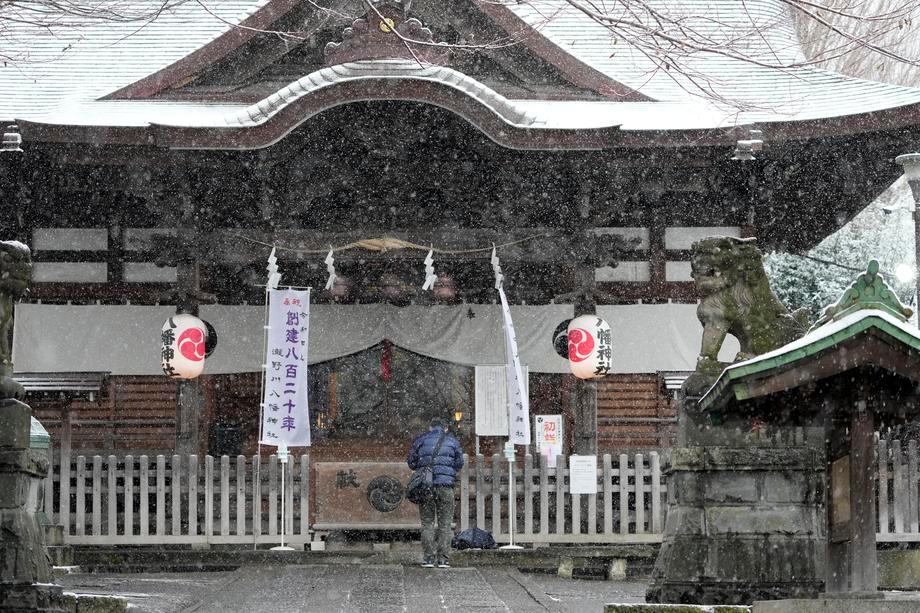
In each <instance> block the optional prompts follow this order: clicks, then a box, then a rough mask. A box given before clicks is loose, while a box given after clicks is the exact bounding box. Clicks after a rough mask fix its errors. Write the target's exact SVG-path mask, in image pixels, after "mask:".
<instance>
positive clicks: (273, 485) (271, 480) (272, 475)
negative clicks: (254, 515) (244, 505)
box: [268, 454, 278, 536]
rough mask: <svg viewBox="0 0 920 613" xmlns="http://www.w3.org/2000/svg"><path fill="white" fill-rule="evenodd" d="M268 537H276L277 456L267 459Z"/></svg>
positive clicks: (273, 455)
mask: <svg viewBox="0 0 920 613" xmlns="http://www.w3.org/2000/svg"><path fill="white" fill-rule="evenodd" d="M268 535H269V536H277V535H278V456H277V455H275V454H272V455H271V456H270V457H269V458H268Z"/></svg>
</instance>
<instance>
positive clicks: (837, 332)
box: [700, 290, 920, 411]
mask: <svg viewBox="0 0 920 613" xmlns="http://www.w3.org/2000/svg"><path fill="white" fill-rule="evenodd" d="M848 291H849V290H848ZM838 304H839V303H838ZM870 329H876V330H878V331H880V332H882V333H884V334H886V335H887V336H889V337H890V338H891V339H893V340H895V341H897V342H899V343H901V344H903V345H905V346H907V347H909V348H910V349H913V350H915V351H918V352H920V331H918V330H917V329H916V328H914V327H913V326H910V325H909V324H907V323H906V322H904V321H902V320H901V319H900V318H898V317H896V316H895V314H893V313H891V312H890V310H889V309H887V308H886V309H885V310H882V309H875V308H865V307H862V308H859V309H855V310H852V309H851V310H850V312H849V313H848V314H846V315H843V316H842V317H841V318H840V319H837V320H833V321H830V323H827V324H825V325H823V326H821V327H820V328H817V329H813V330H812V331H811V332H809V333H808V334H806V335H805V336H803V337H802V338H800V339H799V340H797V341H793V342H791V343H789V344H787V345H784V346H783V347H780V348H779V349H777V350H775V351H771V352H769V353H765V354H763V355H760V356H757V357H756V358H752V359H750V360H745V361H744V362H739V363H737V364H733V365H731V366H729V367H728V368H726V369H725V370H724V371H723V372H722V374H721V375H720V376H719V379H718V380H717V381H716V382H715V384H714V385H713V386H712V387H711V388H710V389H709V391H707V392H706V394H705V395H704V396H703V397H702V398H701V399H700V408H701V409H703V410H704V411H707V410H710V409H711V408H712V407H714V406H716V405H721V404H723V403H724V402H725V401H727V400H728V399H729V398H730V397H733V398H734V399H735V400H748V399H750V398H752V397H753V394H752V393H751V391H750V388H749V387H748V380H750V379H753V378H756V377H757V376H758V375H763V374H765V373H767V372H768V371H778V370H780V369H784V370H785V369H786V368H787V367H789V366H792V365H795V364H796V363H797V362H801V361H804V360H806V359H808V358H810V357H811V356H814V355H816V354H819V353H821V352H823V351H826V350H828V349H831V348H833V347H835V346H836V345H838V344H840V343H842V342H844V341H846V340H848V339H851V338H854V337H856V336H858V335H860V334H863V333H865V332H867V331H869V330H870Z"/></svg>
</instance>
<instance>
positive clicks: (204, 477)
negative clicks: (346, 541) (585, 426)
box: [44, 452, 667, 546]
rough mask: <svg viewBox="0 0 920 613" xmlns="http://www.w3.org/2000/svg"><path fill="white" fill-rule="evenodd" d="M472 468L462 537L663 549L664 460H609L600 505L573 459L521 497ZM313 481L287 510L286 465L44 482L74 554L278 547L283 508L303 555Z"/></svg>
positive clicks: (143, 462) (298, 482)
mask: <svg viewBox="0 0 920 613" xmlns="http://www.w3.org/2000/svg"><path fill="white" fill-rule="evenodd" d="M470 461H471V459H470V458H466V464H465V467H464V469H463V471H462V472H461V475H460V483H459V488H458V494H459V504H458V508H457V511H456V512H457V525H458V527H459V528H460V529H465V528H468V527H470V526H479V527H482V528H484V529H487V530H489V531H491V532H492V533H493V534H494V535H495V537H496V540H497V541H499V542H503V541H504V542H507V541H508V540H509V529H508V526H509V521H510V520H509V518H510V517H512V516H513V517H515V537H514V538H515V541H517V542H530V543H579V542H580V543H584V542H596V543H609V542H615V543H649V542H659V541H660V540H661V532H662V528H663V525H664V509H665V505H664V496H665V495H666V492H667V489H666V487H665V486H664V484H663V483H662V477H661V465H660V461H659V456H658V454H657V453H655V452H652V453H651V454H648V455H647V456H645V455H643V454H636V455H634V456H626V455H625V454H623V455H620V456H619V457H618V458H617V462H616V463H614V462H613V460H612V459H611V456H610V455H604V456H601V457H599V458H598V470H597V482H598V493H597V494H591V495H584V494H582V495H571V494H569V486H568V476H569V471H568V469H567V468H566V467H567V458H566V457H565V456H559V458H557V466H558V467H559V468H549V467H548V466H547V465H546V461H545V459H544V460H543V462H542V464H539V463H534V459H533V458H532V457H531V456H530V455H527V456H526V457H525V458H524V459H523V462H521V461H519V463H518V465H517V466H516V468H515V470H514V472H513V473H512V474H511V476H510V487H509V470H508V463H507V462H506V461H505V460H504V459H503V458H501V457H500V456H497V455H496V456H494V457H493V458H492V459H491V463H487V462H486V461H485V458H484V457H483V456H481V455H480V456H477V457H475V458H472V464H471V463H470ZM309 475H310V459H309V455H303V456H297V457H292V458H291V461H290V462H289V464H288V466H287V471H286V483H285V488H284V490H285V491H284V497H285V500H284V502H282V501H281V499H280V496H281V481H280V466H279V462H278V459H277V457H276V456H271V457H270V458H269V459H268V460H267V461H265V460H263V459H260V458H259V457H258V456H253V457H252V458H247V457H244V456H237V457H235V458H229V457H227V456H222V457H220V458H214V457H212V456H205V457H204V458H203V459H199V458H198V457H197V456H187V457H181V458H180V456H177V455H174V456H171V457H167V456H162V455H159V456H155V457H153V458H150V457H148V456H145V455H141V456H138V457H133V456H130V455H128V456H122V457H116V456H114V455H110V456H106V457H103V456H98V455H97V456H91V457H87V456H76V457H75V458H73V461H72V462H68V461H66V459H65V461H64V462H59V463H58V467H57V469H56V470H55V469H52V471H51V472H50V473H49V475H48V477H47V478H46V479H45V483H44V489H45V495H44V511H45V514H46V515H47V516H48V517H49V518H50V519H52V521H54V522H55V523H57V524H60V525H62V526H63V527H64V534H65V541H66V542H67V543H68V544H75V545H76V544H80V545H92V544H98V545H102V544H105V545H117V544H125V545H128V544H130V545H153V544H158V545H159V544H189V545H208V544H234V543H235V544H253V543H272V544H275V543H278V541H279V540H280V535H281V517H280V515H281V505H282V504H284V505H285V507H284V508H285V524H286V526H285V528H284V540H285V542H286V543H290V544H292V545H294V546H302V545H305V544H307V543H309V542H311V540H313V539H314V538H315V537H314V535H313V530H312V526H311V523H310V480H309ZM254 484H255V486H254ZM510 492H513V493H514V495H513V496H510V497H509V493H510ZM356 527H357V526H356Z"/></svg>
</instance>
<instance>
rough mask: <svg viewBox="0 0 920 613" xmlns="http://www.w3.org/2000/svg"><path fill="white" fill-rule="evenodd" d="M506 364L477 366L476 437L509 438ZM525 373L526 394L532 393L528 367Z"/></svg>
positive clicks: (523, 368) (522, 366) (523, 367)
mask: <svg viewBox="0 0 920 613" xmlns="http://www.w3.org/2000/svg"><path fill="white" fill-rule="evenodd" d="M505 368H506V365H505V364H478V365H477V366H476V407H475V412H476V436H508V388H507V384H506V382H505ZM521 369H522V370H523V371H524V372H523V376H524V389H525V393H528V394H529V393H530V382H529V379H530V377H529V376H528V371H527V366H526V365H523V364H522V365H521Z"/></svg>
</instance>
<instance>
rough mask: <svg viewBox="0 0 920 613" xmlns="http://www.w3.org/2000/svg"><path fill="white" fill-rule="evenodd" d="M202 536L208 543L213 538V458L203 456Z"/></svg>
mask: <svg viewBox="0 0 920 613" xmlns="http://www.w3.org/2000/svg"><path fill="white" fill-rule="evenodd" d="M204 535H205V542H206V543H210V542H211V537H213V536H214V456H212V455H206V456H204Z"/></svg>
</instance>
